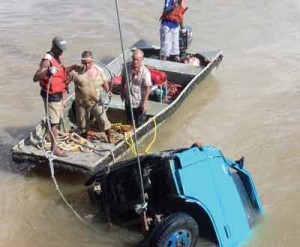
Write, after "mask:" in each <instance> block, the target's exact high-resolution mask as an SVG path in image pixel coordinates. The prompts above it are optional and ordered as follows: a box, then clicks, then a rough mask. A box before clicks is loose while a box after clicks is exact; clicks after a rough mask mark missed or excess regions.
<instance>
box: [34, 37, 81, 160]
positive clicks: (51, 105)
mask: <svg viewBox="0 0 300 247" xmlns="http://www.w3.org/2000/svg"><path fill="white" fill-rule="evenodd" d="M66 43H67V42H66V40H65V39H64V38H62V37H59V36H57V37H55V38H53V40H52V47H51V50H50V51H48V52H47V53H46V54H45V55H44V56H43V58H42V60H41V62H40V67H39V69H38V70H37V71H36V73H35V74H34V76H33V81H34V82H37V81H39V82H40V86H41V92H40V95H41V96H42V98H43V101H44V107H45V111H46V115H47V116H48V119H49V121H50V126H51V131H50V130H49V129H48V130H47V134H46V139H47V140H50V141H51V150H52V152H53V154H54V155H56V156H61V157H65V156H67V154H66V153H65V152H64V151H63V150H61V149H60V148H58V147H57V146H56V139H57V137H58V129H57V127H58V124H59V122H60V118H61V117H62V110H63V104H64V96H65V93H66V90H67V76H66V75H67V73H69V72H70V71H71V70H72V69H74V68H75V66H76V65H72V66H70V67H67V68H66V67H65V66H64V65H63V64H62V54H63V52H64V51H65V49H66ZM47 95H48V104H47Z"/></svg>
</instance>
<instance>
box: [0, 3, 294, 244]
mask: <svg viewBox="0 0 300 247" xmlns="http://www.w3.org/2000/svg"><path fill="white" fill-rule="evenodd" d="M162 5H163V1H132V0H122V1H119V7H120V17H121V22H122V23H121V24H122V30H123V36H124V43H125V46H126V47H128V46H130V45H131V44H133V43H134V42H135V41H137V40H138V39H140V38H143V39H146V40H149V41H151V42H153V43H156V44H158V41H159V35H158V29H159V22H158V19H159V17H160V12H161V9H162ZM188 6H189V10H188V12H187V14H186V20H185V21H186V24H189V25H191V26H192V27H193V43H192V45H191V47H190V51H191V52H196V51H201V50H214V49H221V50H222V51H223V54H224V59H223V62H222V63H221V65H220V66H219V68H218V69H217V70H214V72H213V73H212V74H211V75H210V76H209V77H208V78H207V79H206V80H205V81H204V82H203V83H201V84H200V85H199V86H198V87H197V88H196V89H195V90H194V92H193V93H192V94H191V97H189V98H188V99H187V100H186V101H185V102H184V104H183V105H182V106H181V107H180V109H178V111H177V112H176V113H175V114H174V115H173V116H172V117H171V118H170V119H169V120H167V121H166V122H165V123H164V124H163V125H162V126H161V127H160V128H159V130H158V137H157V141H156V143H155V145H154V147H153V150H152V151H156V150H162V149H170V148H175V147H183V146H189V145H190V144H191V143H193V142H194V141H197V140H201V141H202V142H203V143H204V144H214V145H217V146H218V147H220V148H221V149H222V151H223V152H224V153H225V154H226V155H228V156H230V157H232V158H239V157H240V156H245V157H246V167H247V168H248V169H249V170H250V172H251V173H252V175H253V178H254V180H255V182H256V184H257V188H258V191H259V194H260V197H261V200H262V203H263V206H264V208H265V211H266V216H265V217H264V219H263V220H262V223H261V224H260V225H259V226H258V227H257V228H256V229H255V231H254V234H253V236H252V237H251V239H250V241H248V242H247V243H246V244H245V245H246V246H251V247H252V246H253V247H254V246H262V247H269V246H278V247H281V246H295V247H296V246H299V242H300V236H299V234H300V223H299V216H298V215H299V212H298V211H299V208H300V193H299V189H300V183H299V181H300V180H299V176H300V171H299V169H300V156H299V150H300V145H299V138H300V129H299V123H300V110H299V109H300V97H299V94H300V92H299V91H300V87H299V78H300V72H299V63H300V55H299V50H300V43H299V40H300V25H299V23H300V15H299V12H300V3H299V1H296V0H289V1H288V0H282V1H275V0H269V1H261V0H260V1H258V0H252V1H248V0H246V1H236V0H232V1H225V0H215V1H208V0H190V1H188ZM117 30H118V26H117V18H116V11H115V4H114V1H112V0H102V1H95V0H91V1H82V0H77V1H71V0H66V1H57V0H48V1H45V0H39V1H37V0H27V1H20V0H10V1H4V0H0V32H1V36H0V56H1V58H2V65H1V66H0V94H1V97H0V116H1V118H0V129H1V131H0V186H1V194H0V195H1V196H0V246H16V247H19V246H31V247H38V246H64V247H68V246H72V247H74V246H90V247H92V246H131V245H132V244H133V243H134V242H135V241H136V240H137V239H138V238H139V237H140V236H139V234H137V233H136V232H133V231H128V230H126V229H122V228H118V227H116V226H114V227H113V229H112V230H109V229H108V226H107V224H106V223H104V222H105V221H104V220H103V219H101V218H99V217H97V216H96V215H95V209H94V208H93V207H92V206H91V205H90V203H89V201H88V199H87V195H86V193H85V188H84V187H83V177H82V176H80V175H77V174H73V175H71V176H69V175H68V174H57V179H58V182H59V185H60V187H61V190H62V191H63V193H64V194H65V195H66V197H67V199H68V200H69V201H70V203H71V204H72V205H73V206H74V208H75V209H76V210H77V211H78V212H79V214H80V215H82V216H83V217H84V218H85V219H86V220H87V221H88V222H90V224H89V225H90V226H92V228H91V227H87V226H86V225H84V224H83V223H82V222H80V221H79V220H78V219H77V218H76V217H75V216H74V215H73V213H72V212H71V211H70V210H69V209H68V208H67V206H66V205H65V204H64V203H63V201H62V200H61V198H60V196H59V194H58V193H57V191H56V190H55V187H54V185H53V183H52V180H51V179H50V175H49V172H48V171H41V170H37V169H34V170H33V171H31V172H25V171H22V172H15V167H20V166H18V165H17V164H14V163H13V162H12V160H11V153H10V149H11V147H12V145H13V144H15V143H17V141H18V140H20V139H21V138H23V137H24V136H26V134H27V133H28V131H29V130H30V129H31V128H32V127H33V126H35V125H36V124H37V123H38V122H39V119H40V118H41V117H42V116H43V114H44V112H43V107H42V102H41V99H40V96H39V86H38V85H37V84H34V83H33V82H32V76H33V74H34V72H35V70H36V69H37V66H38V64H39V61H40V58H41V56H42V55H43V53H44V52H45V51H47V50H48V49H50V41H51V39H52V38H53V37H54V36H56V35H62V36H64V37H65V38H66V39H67V41H68V50H67V52H66V53H65V62H66V64H70V63H73V62H74V61H76V60H77V59H78V58H79V56H80V54H81V52H82V51H83V50H85V49H90V50H92V51H94V53H95V57H96V58H97V59H103V60H105V59H109V58H111V57H114V56H116V55H118V54H119V53H120V52H121V46H120V39H119V33H118V32H117ZM208 246H209V244H208Z"/></svg>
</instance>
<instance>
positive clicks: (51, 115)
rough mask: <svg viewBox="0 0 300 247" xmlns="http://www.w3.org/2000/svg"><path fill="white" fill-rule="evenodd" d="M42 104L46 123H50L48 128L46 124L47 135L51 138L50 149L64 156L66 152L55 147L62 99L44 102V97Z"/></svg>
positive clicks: (57, 154)
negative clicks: (46, 119)
mask: <svg viewBox="0 0 300 247" xmlns="http://www.w3.org/2000/svg"><path fill="white" fill-rule="evenodd" d="M44 106H45V111H46V116H47V118H48V121H49V122H48V123H50V129H49V126H48V124H47V126H48V127H47V135H46V136H48V137H50V140H51V150H52V152H53V154H54V155H56V156H60V157H65V156H67V154H66V153H65V152H64V151H63V150H61V149H60V148H59V147H57V137H58V125H59V121H60V119H61V117H62V101H60V102H48V104H47V102H46V99H44Z"/></svg>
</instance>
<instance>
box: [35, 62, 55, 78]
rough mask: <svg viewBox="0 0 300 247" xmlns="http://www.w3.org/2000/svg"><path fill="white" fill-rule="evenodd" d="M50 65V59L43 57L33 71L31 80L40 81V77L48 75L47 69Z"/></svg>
mask: <svg viewBox="0 0 300 247" xmlns="http://www.w3.org/2000/svg"><path fill="white" fill-rule="evenodd" d="M50 66H51V64H50V61H49V60H46V59H43V60H42V61H41V63H40V68H39V69H38V70H37V71H36V72H35V74H34V76H33V81H34V82H36V81H40V80H41V79H42V78H44V77H45V76H47V75H48V69H49V67H50Z"/></svg>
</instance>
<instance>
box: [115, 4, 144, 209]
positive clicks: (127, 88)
mask: <svg viewBox="0 0 300 247" xmlns="http://www.w3.org/2000/svg"><path fill="white" fill-rule="evenodd" d="M115 3H116V11H117V18H118V26H119V34H120V40H121V47H122V53H123V62H124V67H125V74H126V90H127V95H128V96H129V106H130V114H131V119H132V125H133V134H134V145H135V150H136V152H137V162H138V167H139V174H140V185H141V190H142V204H143V205H145V203H146V202H145V191H144V184H143V177H142V168H141V161H140V156H139V150H138V145H137V135H136V126H135V119H134V115H133V110H132V103H131V95H130V91H129V86H130V84H129V76H128V70H127V66H126V59H125V52H124V45H123V36H122V29H121V23H120V16H119V6H118V0H115Z"/></svg>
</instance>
